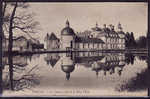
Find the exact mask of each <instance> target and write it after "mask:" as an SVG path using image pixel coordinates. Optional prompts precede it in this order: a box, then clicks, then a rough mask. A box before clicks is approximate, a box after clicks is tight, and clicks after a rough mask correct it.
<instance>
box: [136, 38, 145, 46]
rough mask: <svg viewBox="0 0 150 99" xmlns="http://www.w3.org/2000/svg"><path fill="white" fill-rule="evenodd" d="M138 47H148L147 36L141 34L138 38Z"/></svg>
mask: <svg viewBox="0 0 150 99" xmlns="http://www.w3.org/2000/svg"><path fill="white" fill-rule="evenodd" d="M136 42H137V47H138V48H146V47H147V38H146V37H145V36H140V37H139V38H138V39H137V40H136Z"/></svg>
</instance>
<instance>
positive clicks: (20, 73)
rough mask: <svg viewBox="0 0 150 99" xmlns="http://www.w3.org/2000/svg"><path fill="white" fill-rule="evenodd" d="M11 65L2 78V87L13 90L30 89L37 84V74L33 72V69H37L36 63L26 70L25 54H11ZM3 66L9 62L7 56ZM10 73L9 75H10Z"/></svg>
mask: <svg viewBox="0 0 150 99" xmlns="http://www.w3.org/2000/svg"><path fill="white" fill-rule="evenodd" d="M12 60H13V65H12V66H13V67H12V68H11V67H9V70H10V69H12V70H11V71H9V72H8V71H7V74H6V76H5V79H4V80H3V87H4V90H5V89H10V88H11V90H14V91H19V90H24V89H30V88H31V87H34V86H35V85H38V84H39V76H38V75H36V74H35V73H34V70H35V69H38V65H36V66H34V67H33V68H31V69H30V70H27V69H26V67H27V65H28V64H27V56H20V55H18V56H12ZM5 63H6V64H5V67H6V66H7V65H8V64H9V61H7V58H6V60H5ZM10 75H11V76H10Z"/></svg>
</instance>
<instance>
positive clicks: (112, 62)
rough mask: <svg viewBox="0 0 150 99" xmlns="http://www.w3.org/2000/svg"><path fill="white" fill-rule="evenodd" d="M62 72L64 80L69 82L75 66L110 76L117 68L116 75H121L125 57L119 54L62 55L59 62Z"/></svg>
mask: <svg viewBox="0 0 150 99" xmlns="http://www.w3.org/2000/svg"><path fill="white" fill-rule="evenodd" d="M71 54H72V55H71ZM61 62H62V63H61V67H62V70H63V71H64V72H65V73H66V79H67V80H69V78H70V73H71V72H73V71H74V69H75V66H77V65H83V66H84V67H88V68H91V70H92V71H95V72H96V75H97V76H98V73H99V72H100V71H104V75H106V74H107V72H109V73H110V75H111V74H113V73H115V68H116V67H118V68H117V69H118V71H116V72H118V74H119V75H121V72H122V70H123V67H124V66H125V56H124V54H121V53H105V54H104V53H96V52H80V53H70V55H69V54H68V53H67V54H66V55H65V54H63V56H62V60H61Z"/></svg>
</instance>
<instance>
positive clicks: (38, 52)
mask: <svg viewBox="0 0 150 99" xmlns="http://www.w3.org/2000/svg"><path fill="white" fill-rule="evenodd" d="M72 52H73V53H78V52H97V53H131V54H148V50H147V49H142V50H141V49H138V50H137V49H125V50H70V51H66V50H53V51H23V52H18V51H13V52H12V53H8V52H6V51H5V52H4V56H5V55H8V54H13V55H30V54H44V53H72Z"/></svg>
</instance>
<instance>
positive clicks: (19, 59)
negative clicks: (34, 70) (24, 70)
mask: <svg viewBox="0 0 150 99" xmlns="http://www.w3.org/2000/svg"><path fill="white" fill-rule="evenodd" d="M12 59H13V65H17V66H20V67H24V66H27V56H21V55H17V56H13V57H12ZM2 64H3V65H8V64H9V63H8V57H3V59H2Z"/></svg>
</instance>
